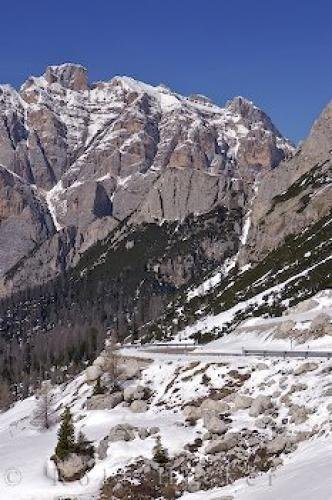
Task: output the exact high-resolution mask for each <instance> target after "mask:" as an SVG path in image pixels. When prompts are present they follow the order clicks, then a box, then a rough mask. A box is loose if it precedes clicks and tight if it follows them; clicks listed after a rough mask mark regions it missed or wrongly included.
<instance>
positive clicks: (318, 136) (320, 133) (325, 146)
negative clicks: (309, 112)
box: [302, 101, 332, 157]
mask: <svg viewBox="0 0 332 500" xmlns="http://www.w3.org/2000/svg"><path fill="white" fill-rule="evenodd" d="M331 144H332V101H330V102H329V103H328V104H327V106H326V107H325V108H324V109H323V111H322V112H321V114H320V115H319V117H318V118H317V120H316V121H315V122H314V124H313V126H312V128H311V131H310V134H309V137H308V138H307V139H306V141H305V142H304V143H303V146H302V152H303V154H304V155H305V156H308V157H315V156H317V154H319V153H322V152H326V153H329V152H331V149H332V147H331Z"/></svg>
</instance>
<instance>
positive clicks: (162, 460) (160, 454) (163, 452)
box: [152, 436, 169, 465]
mask: <svg viewBox="0 0 332 500" xmlns="http://www.w3.org/2000/svg"><path fill="white" fill-rule="evenodd" d="M152 451H153V460H154V461H155V462H157V464H159V465H165V464H166V463H167V462H168V461H169V456H168V451H167V449H166V448H165V447H164V446H163V445H162V444H161V439H160V436H157V438H156V444H155V446H154V447H153V450H152Z"/></svg>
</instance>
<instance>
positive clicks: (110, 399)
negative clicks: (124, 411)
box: [86, 392, 123, 410]
mask: <svg viewBox="0 0 332 500" xmlns="http://www.w3.org/2000/svg"><path fill="white" fill-rule="evenodd" d="M122 401H123V393H122V392H114V393H113V394H97V395H96V396H91V398H89V399H88V401H87V404H86V407H87V409H88V410H111V409H112V408H115V407H116V406H117V405H118V404H120V403H121V402H122Z"/></svg>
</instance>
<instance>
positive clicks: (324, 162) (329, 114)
mask: <svg viewBox="0 0 332 500" xmlns="http://www.w3.org/2000/svg"><path fill="white" fill-rule="evenodd" d="M331 173H332V102H330V103H329V104H328V106H327V107H326V108H325V109H324V111H323V112H322V114H321V115H320V117H319V118H318V120H317V121H316V122H315V123H314V125H313V127H312V129H311V132H310V134H309V137H308V139H307V140H306V141H305V142H304V143H303V145H302V147H301V148H300V149H299V150H298V151H297V153H296V154H295V155H294V157H293V158H291V159H290V160H288V161H287V162H283V163H282V164H281V165H280V166H279V168H278V169H275V170H273V171H270V172H267V173H266V174H265V175H263V176H262V178H261V183H260V185H259V188H258V192H257V195H256V198H255V201H254V204H253V207H252V212H251V217H250V218H251V228H250V231H249V236H248V241H247V245H246V247H244V248H243V249H242V255H241V260H242V261H243V262H244V263H246V262H249V261H259V260H260V259H261V258H262V257H264V256H265V255H266V254H267V253H268V252H269V251H270V250H272V249H274V248H276V247H277V246H278V245H279V244H280V243H281V242H283V241H284V240H285V238H286V237H287V236H288V235H290V234H299V233H300V232H301V231H302V230H304V229H305V228H307V227H308V226H309V225H311V224H313V223H314V222H316V221H317V220H319V219H321V218H322V217H324V216H326V215H327V214H328V213H329V212H330V211H331V207H332V184H331Z"/></svg>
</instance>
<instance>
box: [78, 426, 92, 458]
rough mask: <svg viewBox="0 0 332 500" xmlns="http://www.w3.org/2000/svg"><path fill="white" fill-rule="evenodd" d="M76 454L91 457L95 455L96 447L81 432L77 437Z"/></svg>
mask: <svg viewBox="0 0 332 500" xmlns="http://www.w3.org/2000/svg"><path fill="white" fill-rule="evenodd" d="M75 448H76V452H77V453H80V454H82V455H89V456H90V457H92V456H93V454H94V447H93V445H92V444H91V442H90V441H88V439H87V438H86V436H85V434H84V433H83V432H82V431H80V432H79V433H78V436H77V443H76V446H75Z"/></svg>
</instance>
